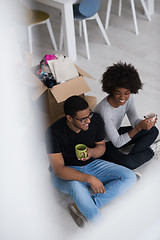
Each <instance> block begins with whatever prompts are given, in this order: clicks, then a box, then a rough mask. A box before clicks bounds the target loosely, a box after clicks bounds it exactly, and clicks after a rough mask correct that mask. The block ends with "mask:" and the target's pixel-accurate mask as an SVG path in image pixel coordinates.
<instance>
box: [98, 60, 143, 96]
mask: <svg viewBox="0 0 160 240" xmlns="http://www.w3.org/2000/svg"><path fill="white" fill-rule="evenodd" d="M101 83H102V90H103V91H104V92H106V93H108V94H110V95H112V94H113V91H114V89H115V88H117V87H120V88H126V89H129V90H130V92H131V93H138V90H139V89H142V87H143V84H142V82H141V80H140V77H139V74H138V72H137V70H136V69H135V68H134V66H132V65H131V64H126V63H122V62H121V61H120V62H118V63H117V64H113V66H110V67H108V68H107V70H106V72H104V73H103V75H102V80H101Z"/></svg>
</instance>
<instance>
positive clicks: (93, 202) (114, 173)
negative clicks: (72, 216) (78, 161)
mask: <svg viewBox="0 0 160 240" xmlns="http://www.w3.org/2000/svg"><path fill="white" fill-rule="evenodd" d="M70 167H71V168H74V169H76V170H78V171H80V172H82V173H86V174H90V175H93V176H95V177H96V178H98V179H99V180H100V181H101V182H102V183H103V184H104V187H105V189H106V192H105V193H96V194H94V193H93V195H91V194H90V191H89V188H88V187H89V184H88V183H87V182H79V181H75V180H74V181H68V180H63V179H60V178H58V177H56V175H55V174H54V172H53V171H52V170H51V180H52V183H53V185H54V186H55V187H56V188H57V189H58V190H59V191H61V192H64V193H66V194H70V195H71V196H72V197H73V199H74V201H75V203H76V205H77V207H78V209H79V210H80V212H81V213H82V214H83V215H84V216H85V217H86V218H87V220H89V221H92V220H94V219H95V217H98V216H100V211H99V208H100V207H102V206H103V205H104V204H106V203H108V202H110V201H111V200H112V199H114V198H115V197H117V196H119V195H120V194H122V193H123V192H125V191H126V190H128V189H129V188H130V187H131V186H132V185H133V184H134V183H135V182H136V175H135V173H134V172H133V171H132V170H130V169H127V168H125V167H123V166H119V165H117V164H114V163H111V162H107V161H104V160H101V159H96V160H94V161H93V162H91V163H89V164H87V165H85V166H70Z"/></svg>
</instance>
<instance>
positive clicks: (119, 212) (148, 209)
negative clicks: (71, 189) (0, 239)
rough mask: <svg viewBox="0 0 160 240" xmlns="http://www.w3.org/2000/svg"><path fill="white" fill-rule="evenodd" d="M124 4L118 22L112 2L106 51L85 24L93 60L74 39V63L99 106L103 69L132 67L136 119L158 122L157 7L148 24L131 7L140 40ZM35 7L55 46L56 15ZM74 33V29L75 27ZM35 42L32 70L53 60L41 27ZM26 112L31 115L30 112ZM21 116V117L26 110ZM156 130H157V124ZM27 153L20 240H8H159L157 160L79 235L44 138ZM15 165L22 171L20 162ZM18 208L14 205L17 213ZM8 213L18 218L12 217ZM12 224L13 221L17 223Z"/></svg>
mask: <svg viewBox="0 0 160 240" xmlns="http://www.w3.org/2000/svg"><path fill="white" fill-rule="evenodd" d="M106 2H107V1H105V0H103V1H102V6H101V9H100V11H99V15H100V17H101V19H102V22H103V24H104V22H105V13H106ZM123 2H124V3H123V8H122V16H121V17H118V16H117V11H118V1H113V8H112V13H111V18H110V25H109V28H108V30H107V34H108V37H109V39H110V42H111V46H107V45H105V43H104V39H103V38H102V36H101V34H100V32H99V29H98V27H97V25H96V24H95V22H94V21H92V22H89V23H87V24H88V34H89V46H90V52H91V60H87V59H86V51H85V44H84V39H83V38H80V37H78V36H77V38H76V39H77V51H78V59H77V61H76V62H75V63H76V64H77V65H78V66H79V67H81V68H82V69H84V70H85V71H86V72H88V73H89V74H90V75H92V76H93V77H94V78H95V80H90V79H86V81H87V83H88V85H89V86H90V88H91V92H89V93H88V94H89V95H93V96H96V97H97V102H99V101H100V100H101V99H102V98H103V97H104V96H105V94H104V93H103V92H102V90H101V85H100V79H101V75H102V73H103V72H104V71H105V69H106V67H107V66H109V65H112V64H113V63H116V62H118V61H120V60H121V61H125V62H127V63H131V64H133V65H134V66H135V67H136V68H137V70H138V72H139V74H140V76H141V79H142V82H143V83H144V88H143V90H142V91H140V93H139V94H138V95H136V96H135V102H136V107H137V112H138V114H139V117H142V118H143V116H144V115H145V114H146V112H150V111H152V112H156V113H157V114H158V116H160V107H159V106H160V84H159V81H160V67H159V65H160V57H159V56H160V45H159V42H160V32H159V22H160V2H159V1H158V0H157V1H155V5H156V9H155V14H154V15H153V16H152V21H151V22H148V21H147V20H146V18H145V16H144V15H143V10H142V8H141V5H140V1H135V2H136V9H137V21H138V27H139V32H140V35H139V36H136V34H135V32H134V24H133V19H132V13H131V9H130V3H129V1H123ZM36 7H37V8H39V9H43V10H45V11H48V12H49V13H50V15H51V21H52V26H53V30H54V33H55V36H56V41H57V43H58V41H59V31H60V14H59V11H58V10H56V9H53V8H50V7H47V6H45V5H42V4H37V5H36ZM77 31H78V26H77V25H76V32H77ZM33 36H34V40H33V45H34V48H33V49H34V52H33V64H37V63H39V62H40V60H41V59H42V58H43V56H44V55H45V54H52V53H55V51H54V49H52V45H51V41H50V38H49V35H48V32H47V29H46V27H45V26H38V27H37V28H36V29H35V31H34V34H33ZM25 40H26V38H25V35H24V36H23V37H22V38H21V44H23V43H25ZM26 50H27V48H26ZM56 53H62V54H64V52H63V51H56ZM28 111H29V112H30V111H32V109H31V110H30V109H29V110H28ZM22 112H23V114H24V113H25V111H24V110H23V111H22ZM24 116H25V115H24ZM31 116H32V114H31ZM38 116H41V114H40V115H38ZM22 120H23V119H22ZM39 120H40V119H39ZM27 121H28V122H27V126H28V127H29V128H30V132H29V133H28V134H29V136H31V138H35V139H36V137H33V133H34V132H35V129H34V127H35V126H36V128H37V130H38V132H39V124H37V120H36V123H35V122H34V120H33V119H31V118H30V117H29V118H27ZM126 121H127V120H126ZM157 127H158V128H159V130H160V124H159V121H158V123H157ZM23 130H24V131H25V129H21V130H20V137H21V136H22V135H24V132H23ZM20 139H21V138H20ZM31 150H32V151H31V154H32V157H31V160H33V159H34V161H33V162H31V160H29V158H28V163H29V165H27V164H28V163H27V164H26V165H25V166H23V170H24V172H23V171H21V172H20V173H19V174H20V175H19V176H20V177H21V178H22V179H23V180H24V182H22V183H21V184H23V186H24V187H21V186H20V190H21V194H22V195H23V196H25V197H26V201H24V203H23V205H22V206H21V205H20V210H19V214H18V215H17V217H16V218H17V219H18V220H17V221H18V223H19V225H17V221H13V225H12V226H10V225H9V226H10V231H11V233H12V234H13V235H12V236H14V237H15V236H18V237H15V238H14V237H13V238H12V239H16V240H17V239H18V240H19V239H27V240H28V239H45V240H50V239H56V240H62V239H68V240H71V239H75V238H76V239H82V238H83V239H88V240H89V239H92V240H93V239H97V238H99V239H108V240H122V239H123V240H128V239H129V240H132V239H133V240H159V239H160V230H159V225H160V206H159V202H160V190H159V189H160V188H159V182H160V175H159V172H160V156H159V155H158V154H157V155H156V156H155V157H154V158H153V159H152V160H151V161H150V162H149V163H147V164H145V165H143V166H142V167H140V168H139V171H140V173H141V174H142V179H140V181H138V182H137V183H136V185H135V186H134V187H133V188H132V189H130V191H129V192H127V193H125V194H124V195H123V196H121V197H119V198H117V199H116V200H114V201H113V202H111V203H109V204H108V205H106V206H105V207H103V208H102V209H101V212H102V215H103V218H104V219H103V221H102V222H101V223H99V224H97V225H96V226H88V227H87V228H85V229H80V228H78V227H77V225H76V224H75V222H74V221H73V219H72V217H71V216H70V214H69V212H68V209H67V205H68V203H69V202H71V201H72V199H71V198H70V197H69V196H67V195H65V194H62V193H59V192H57V191H56V190H55V189H54V187H53V186H52V184H51V183H50V178H49V172H48V170H47V168H48V164H49V163H48V159H47V155H46V152H45V147H44V135H43V134H42V133H41V132H39V135H38V141H37V144H35V146H34V147H32V149H31ZM37 153H38V154H37ZM19 164H20V165H19V166H21V162H20V161H19ZM28 166H29V167H28ZM24 173H25V174H24ZM23 174H24V175H23ZM27 174H28V175H27ZM25 175H27V177H28V176H29V179H28V178H25V177H24V176H25ZM17 181H18V180H17ZM25 181H26V182H25ZM32 185H33V186H32ZM31 186H32V187H31ZM24 188H25V189H24ZM26 189H27V190H26ZM26 191H27V192H26ZM29 194H30V195H29ZM14 200H15V199H13V203H14ZM32 200H34V201H32ZM18 207H19V206H18V203H17V202H16V207H15V210H16V209H18ZM9 209H10V208H9ZM12 210H13V209H12ZM11 213H13V216H16V214H15V212H14V211H11ZM23 213H24V214H23ZM16 218H14V219H15V220H16ZM10 222H11V219H10ZM15 229H16V233H15ZM8 236H9V235H8ZM5 239H7V240H8V239H11V238H5Z"/></svg>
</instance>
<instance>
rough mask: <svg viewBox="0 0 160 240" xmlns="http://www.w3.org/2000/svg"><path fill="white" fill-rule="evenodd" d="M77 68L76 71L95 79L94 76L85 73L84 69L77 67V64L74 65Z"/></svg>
mask: <svg viewBox="0 0 160 240" xmlns="http://www.w3.org/2000/svg"><path fill="white" fill-rule="evenodd" d="M75 66H76V68H77V71H78V72H79V74H80V75H82V76H85V77H88V78H92V79H95V78H94V77H92V76H91V75H89V74H88V73H86V72H85V71H83V70H82V69H81V68H79V67H78V66H77V65H75Z"/></svg>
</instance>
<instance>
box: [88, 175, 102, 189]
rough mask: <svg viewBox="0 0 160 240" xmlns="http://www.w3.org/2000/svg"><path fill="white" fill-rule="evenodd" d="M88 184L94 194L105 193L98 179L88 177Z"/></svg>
mask: <svg viewBox="0 0 160 240" xmlns="http://www.w3.org/2000/svg"><path fill="white" fill-rule="evenodd" d="M88 183H89V184H90V187H91V188H92V189H93V191H94V193H105V191H106V190H105V187H104V185H103V183H102V182H101V181H100V180H99V179H98V178H96V177H94V176H92V175H89V178H88Z"/></svg>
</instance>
